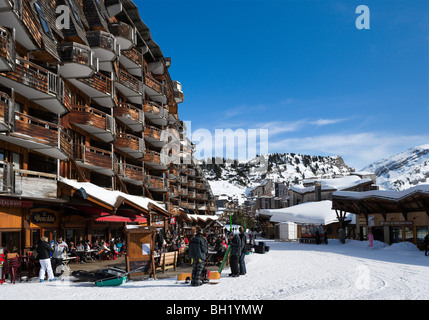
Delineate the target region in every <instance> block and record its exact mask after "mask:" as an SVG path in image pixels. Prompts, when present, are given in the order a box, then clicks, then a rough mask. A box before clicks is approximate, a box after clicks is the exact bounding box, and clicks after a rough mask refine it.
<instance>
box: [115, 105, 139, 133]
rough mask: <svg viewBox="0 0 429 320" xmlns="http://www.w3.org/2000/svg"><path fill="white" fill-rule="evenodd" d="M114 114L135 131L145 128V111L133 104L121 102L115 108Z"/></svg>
mask: <svg viewBox="0 0 429 320" xmlns="http://www.w3.org/2000/svg"><path fill="white" fill-rule="evenodd" d="M113 115H114V116H115V117H116V118H118V119H119V121H121V122H122V123H123V124H125V125H126V126H128V127H129V128H130V129H132V130H133V131H135V132H141V131H143V129H144V123H145V121H144V112H143V110H140V109H139V108H137V107H135V106H133V105H132V104H129V103H124V102H120V103H119V104H118V106H117V107H116V108H114V109H113Z"/></svg>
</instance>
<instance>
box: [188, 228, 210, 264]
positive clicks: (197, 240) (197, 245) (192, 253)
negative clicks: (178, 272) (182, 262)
mask: <svg viewBox="0 0 429 320" xmlns="http://www.w3.org/2000/svg"><path fill="white" fill-rule="evenodd" d="M207 250H208V248H207V242H206V240H205V239H204V238H203V236H202V234H201V233H197V234H196V235H195V237H193V238H192V239H191V241H190V242H189V251H188V256H189V259H194V260H199V259H201V260H203V261H205V260H206V254H207Z"/></svg>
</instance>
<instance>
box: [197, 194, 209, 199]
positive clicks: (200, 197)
mask: <svg viewBox="0 0 429 320" xmlns="http://www.w3.org/2000/svg"><path fill="white" fill-rule="evenodd" d="M195 197H196V198H197V200H207V195H206V194H205V193H196V196H195Z"/></svg>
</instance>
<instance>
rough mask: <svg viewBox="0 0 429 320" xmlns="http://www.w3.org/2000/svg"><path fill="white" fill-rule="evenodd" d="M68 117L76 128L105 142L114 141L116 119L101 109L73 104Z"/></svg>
mask: <svg viewBox="0 0 429 320" xmlns="http://www.w3.org/2000/svg"><path fill="white" fill-rule="evenodd" d="M66 117H68V122H69V123H70V125H71V126H72V127H73V128H74V129H75V128H78V129H81V130H83V131H84V132H85V133H88V134H90V135H92V136H94V137H96V138H98V139H100V140H102V141H104V142H112V141H113V140H114V139H115V133H116V122H115V119H114V118H113V117H112V116H110V115H108V114H106V113H104V112H102V111H100V110H97V109H95V108H91V107H85V106H76V105H73V106H72V107H71V112H70V113H69V114H68V115H67V116H66Z"/></svg>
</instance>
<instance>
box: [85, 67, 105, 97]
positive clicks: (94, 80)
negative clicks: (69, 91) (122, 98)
mask: <svg viewBox="0 0 429 320" xmlns="http://www.w3.org/2000/svg"><path fill="white" fill-rule="evenodd" d="M79 81H81V82H83V83H84V84H86V85H88V86H90V87H92V88H94V89H95V90H97V91H99V92H101V93H104V94H106V95H110V96H111V95H113V81H112V80H111V79H110V78H108V77H106V76H105V75H104V74H102V73H100V72H97V73H95V74H94V75H93V76H92V77H90V78H86V79H79ZM98 96H99V95H98V94H95V95H93V96H91V95H90V97H91V98H96V97H98Z"/></svg>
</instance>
